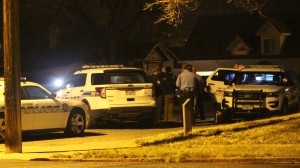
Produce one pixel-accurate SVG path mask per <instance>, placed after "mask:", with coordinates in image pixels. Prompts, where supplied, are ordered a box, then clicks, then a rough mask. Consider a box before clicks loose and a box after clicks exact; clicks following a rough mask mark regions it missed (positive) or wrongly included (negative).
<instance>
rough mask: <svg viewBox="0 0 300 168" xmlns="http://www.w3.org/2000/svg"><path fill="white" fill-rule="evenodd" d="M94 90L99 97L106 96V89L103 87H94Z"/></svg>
mask: <svg viewBox="0 0 300 168" xmlns="http://www.w3.org/2000/svg"><path fill="white" fill-rule="evenodd" d="M96 92H97V93H98V94H99V96H100V97H101V98H106V89H105V88H96Z"/></svg>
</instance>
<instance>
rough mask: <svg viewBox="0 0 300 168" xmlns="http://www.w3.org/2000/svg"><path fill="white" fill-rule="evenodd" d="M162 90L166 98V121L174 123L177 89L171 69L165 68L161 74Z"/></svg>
mask: <svg viewBox="0 0 300 168" xmlns="http://www.w3.org/2000/svg"><path fill="white" fill-rule="evenodd" d="M159 80H160V88H161V89H162V95H163V97H164V119H165V121H174V120H175V118H174V115H173V108H174V92H175V89H176V85H175V77H174V76H173V75H172V74H171V67H163V69H162V73H160V74H159Z"/></svg>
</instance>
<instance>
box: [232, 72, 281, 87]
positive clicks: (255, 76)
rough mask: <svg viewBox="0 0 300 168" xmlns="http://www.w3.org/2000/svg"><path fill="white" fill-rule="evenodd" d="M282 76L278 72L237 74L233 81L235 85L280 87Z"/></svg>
mask: <svg viewBox="0 0 300 168" xmlns="http://www.w3.org/2000/svg"><path fill="white" fill-rule="evenodd" d="M282 78H283V74H282V73H280V72H239V73H237V75H236V78H235V79H234V83H236V84H245V85H281V84H282Z"/></svg>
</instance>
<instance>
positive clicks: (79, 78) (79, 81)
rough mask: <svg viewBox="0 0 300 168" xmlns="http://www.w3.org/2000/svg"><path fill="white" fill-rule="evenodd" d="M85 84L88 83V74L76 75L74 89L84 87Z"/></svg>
mask: <svg viewBox="0 0 300 168" xmlns="http://www.w3.org/2000/svg"><path fill="white" fill-rule="evenodd" d="M85 82H86V74H78V75H76V80H75V83H74V87H80V86H84V85H85Z"/></svg>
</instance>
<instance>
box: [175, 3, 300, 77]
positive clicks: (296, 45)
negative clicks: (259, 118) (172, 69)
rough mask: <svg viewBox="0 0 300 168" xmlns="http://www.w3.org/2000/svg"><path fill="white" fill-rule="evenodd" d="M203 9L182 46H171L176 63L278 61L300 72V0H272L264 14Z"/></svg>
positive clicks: (203, 67) (207, 67) (204, 67)
mask: <svg viewBox="0 0 300 168" xmlns="http://www.w3.org/2000/svg"><path fill="white" fill-rule="evenodd" d="M220 8H221V7H220ZM224 8H226V7H225V6H224ZM203 10H204V12H203V13H202V14H200V16H199V18H198V22H197V24H196V26H195V28H194V30H193V32H192V33H191V35H190V37H189V39H188V41H187V43H186V45H185V47H184V48H180V49H178V48H177V49H174V48H171V50H172V51H173V53H175V54H176V56H177V58H178V59H179V61H178V63H188V64H192V65H194V66H196V68H197V70H198V71H212V70H214V69H216V68H218V67H232V66H233V65H234V64H280V65H283V66H287V67H289V68H291V69H293V70H294V71H296V73H297V74H300V66H299V65H298V64H299V62H300V22H299V20H300V1H292V0H272V1H271V2H269V4H266V7H265V11H266V14H265V16H260V15H258V14H250V13H247V12H240V11H237V10H232V11H231V12H228V11H229V10H228V11H227V10H225V12H217V11H213V10H212V11H209V10H205V9H203ZM207 11H209V12H207ZM177 72H178V71H177Z"/></svg>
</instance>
